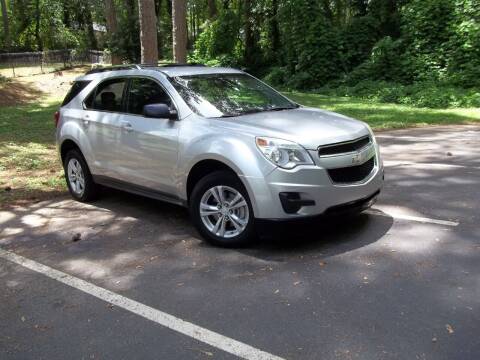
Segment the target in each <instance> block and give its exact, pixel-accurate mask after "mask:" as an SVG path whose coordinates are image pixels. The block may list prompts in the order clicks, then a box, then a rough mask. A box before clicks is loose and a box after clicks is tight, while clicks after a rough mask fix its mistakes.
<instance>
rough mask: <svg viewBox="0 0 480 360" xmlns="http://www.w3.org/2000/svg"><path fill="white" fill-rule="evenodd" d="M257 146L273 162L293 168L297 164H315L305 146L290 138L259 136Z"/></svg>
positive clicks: (285, 167)
mask: <svg viewBox="0 0 480 360" xmlns="http://www.w3.org/2000/svg"><path fill="white" fill-rule="evenodd" d="M255 140H256V143H257V147H258V148H259V150H260V151H261V152H262V154H263V155H264V156H265V157H266V158H267V159H268V160H270V161H271V162H272V163H273V164H275V165H277V166H279V167H281V168H284V169H293V168H294V167H295V166H297V165H307V164H308V165H313V160H312V158H311V157H310V155H309V154H308V152H307V150H305V149H304V148H303V147H301V146H300V145H298V144H297V143H294V142H292V141H288V140H282V139H274V138H268V137H257V138H256V139H255Z"/></svg>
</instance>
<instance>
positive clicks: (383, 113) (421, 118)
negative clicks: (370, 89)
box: [285, 92, 480, 130]
mask: <svg viewBox="0 0 480 360" xmlns="http://www.w3.org/2000/svg"><path fill="white" fill-rule="evenodd" d="M285 95H286V96H288V97H289V98H291V99H292V100H294V101H296V102H298V103H300V104H302V105H305V106H311V107H319V108H322V109H326V110H330V111H335V112H338V113H340V114H344V115H346V116H349V117H352V118H355V119H359V120H363V121H365V122H367V123H368V124H369V125H370V126H371V127H372V128H373V129H376V130H382V129H397V128H406V127H416V126H426V125H448V124H470V123H473V122H479V121H480V109H479V108H471V109H465V108H451V109H429V108H416V107H413V106H407V105H398V104H385V103H378V102H374V101H370V100H364V99H358V98H347V97H331V96H325V95H319V94H311V93H302V92H287V93H285Z"/></svg>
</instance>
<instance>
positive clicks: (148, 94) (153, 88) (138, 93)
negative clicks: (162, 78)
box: [127, 78, 172, 115]
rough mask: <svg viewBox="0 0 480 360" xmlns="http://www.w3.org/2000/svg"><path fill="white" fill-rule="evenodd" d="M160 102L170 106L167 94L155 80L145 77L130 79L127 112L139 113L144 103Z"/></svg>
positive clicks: (141, 111)
mask: <svg viewBox="0 0 480 360" xmlns="http://www.w3.org/2000/svg"><path fill="white" fill-rule="evenodd" d="M160 103H163V104H167V105H168V107H170V108H171V106H172V101H171V100H170V97H169V96H168V94H167V93H166V92H165V91H164V90H163V89H162V87H161V86H160V85H158V84H157V83H156V82H155V81H153V80H150V79H145V78H136V79H132V80H131V82H130V89H129V93H128V105H127V112H129V113H131V114H138V115H141V114H143V107H144V106H145V105H149V104H160Z"/></svg>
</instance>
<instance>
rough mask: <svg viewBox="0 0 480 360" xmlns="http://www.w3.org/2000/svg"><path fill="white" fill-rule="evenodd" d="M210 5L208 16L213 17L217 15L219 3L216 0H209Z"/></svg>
mask: <svg viewBox="0 0 480 360" xmlns="http://www.w3.org/2000/svg"><path fill="white" fill-rule="evenodd" d="M207 5H208V17H209V18H210V19H213V18H214V17H215V16H217V3H216V1H215V0H207Z"/></svg>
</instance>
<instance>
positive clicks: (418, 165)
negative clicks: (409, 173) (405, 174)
mask: <svg viewBox="0 0 480 360" xmlns="http://www.w3.org/2000/svg"><path fill="white" fill-rule="evenodd" d="M383 165H385V167H402V166H408V167H413V168H418V169H425V168H432V169H480V167H479V166H466V165H458V164H444V163H422V162H412V161H392V160H390V161H389V160H384V161H383Z"/></svg>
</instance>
